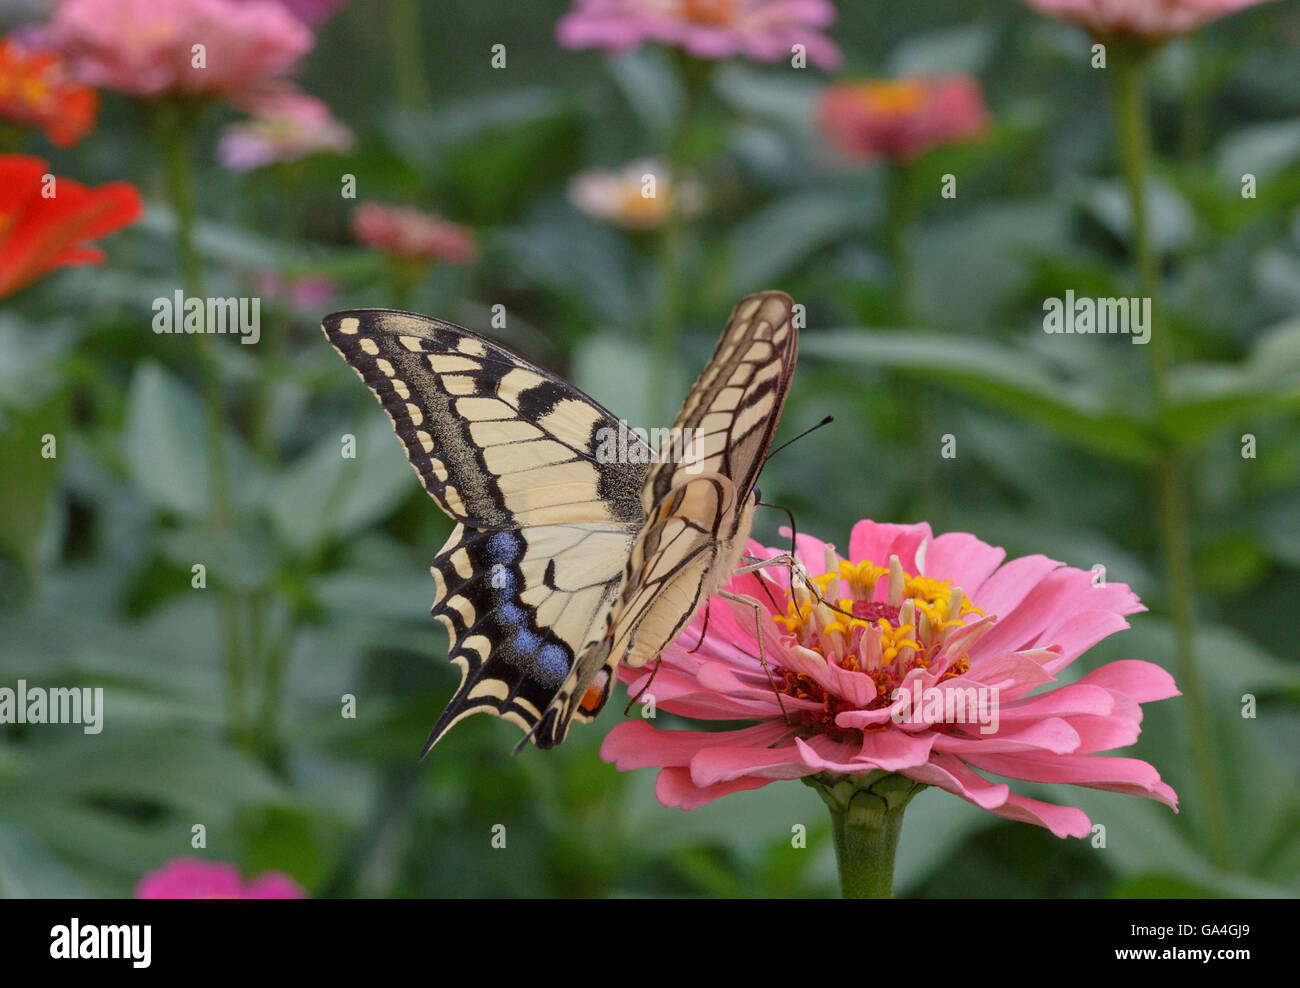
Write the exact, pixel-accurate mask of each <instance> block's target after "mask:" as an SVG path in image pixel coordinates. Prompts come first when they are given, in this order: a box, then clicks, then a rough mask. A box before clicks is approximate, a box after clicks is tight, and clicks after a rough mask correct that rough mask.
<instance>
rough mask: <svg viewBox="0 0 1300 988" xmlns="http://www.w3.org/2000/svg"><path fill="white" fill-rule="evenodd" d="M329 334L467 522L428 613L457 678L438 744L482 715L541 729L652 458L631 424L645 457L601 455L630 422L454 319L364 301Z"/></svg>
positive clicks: (438, 566) (585, 638) (623, 541)
mask: <svg viewBox="0 0 1300 988" xmlns="http://www.w3.org/2000/svg"><path fill="white" fill-rule="evenodd" d="M323 328H324V330H325V334H326V336H327V337H328V338H329V341H330V343H331V344H333V345H334V347H335V349H336V350H338V351H339V353H340V354H341V355H342V356H343V358H344V359H345V360H346V361H347V362H348V363H349V364H350V365H351V366H352V367H353V369H354V370H356V372H357V373H358V374H359V375H360V376H361V378H362V380H363V381H364V382H365V383H366V385H367V386H368V387H369V388H370V389H371V391H373V392H374V394H375V396H376V398H378V399H379V402H380V404H381V405H382V406H383V408H384V411H385V412H387V414H388V416H389V418H390V419H391V420H392V422H393V427H394V430H395V431H396V433H397V435H398V438H399V439H400V440H401V441H402V444H403V446H404V447H405V449H406V453H407V458H408V459H409V460H410V462H411V465H412V467H414V469H415V472H416V474H417V475H418V476H419V478H420V481H421V483H422V484H423V485H424V488H425V490H426V491H428V493H429V494H430V496H432V497H433V499H434V500H435V501H436V502H437V503H438V505H439V507H441V508H442V509H443V511H444V512H446V513H447V514H448V515H450V516H451V517H452V519H453V520H455V521H456V522H457V523H458V524H457V526H456V528H455V530H454V531H453V532H452V535H451V537H450V538H449V539H448V541H447V543H446V545H444V546H443V548H442V550H441V551H440V552H439V553H438V555H437V556H436V557H435V559H434V561H433V567H432V570H433V576H434V582H435V599H434V605H433V614H434V616H435V617H437V618H438V619H439V620H440V621H442V623H443V624H444V625H445V626H446V627H447V629H448V633H449V635H450V638H451V647H450V649H449V652H448V655H449V657H450V659H451V660H452V661H453V662H454V663H456V664H457V665H458V666H459V667H460V668H461V672H462V680H461V685H460V687H459V689H458V690H457V693H456V696H455V697H454V698H453V700H452V702H451V703H450V704H449V705H448V706H447V709H446V710H445V711H444V712H443V715H442V716H441V717H440V718H439V720H438V723H437V725H436V726H435V728H434V730H433V733H432V734H431V735H430V738H429V745H428V746H429V747H431V746H432V745H433V744H434V743H435V742H436V741H437V740H438V738H440V737H441V736H442V735H443V734H444V733H445V732H446V731H447V730H448V729H449V728H450V727H451V726H452V725H453V724H455V723H456V722H458V721H459V720H461V719H462V718H464V717H466V716H469V715H470V714H473V713H481V712H487V713H494V714H496V715H497V716H500V717H503V718H505V719H507V720H510V721H512V722H513V723H515V724H517V725H519V726H520V727H522V728H523V729H524V730H525V731H530V730H531V729H532V727H533V726H534V725H535V724H536V723H537V721H538V718H539V717H540V716H541V714H542V712H543V711H545V709H546V708H547V706H548V705H549V703H550V701H551V699H552V698H553V696H554V694H555V693H556V691H557V690H558V689H559V687H560V686H561V684H562V683H563V682H564V680H565V679H566V678H567V676H568V674H569V672H570V671H571V670H572V667H573V665H574V661H575V656H576V655H579V654H582V653H583V652H584V651H585V650H586V649H587V648H589V647H590V645H591V643H592V642H593V641H597V640H599V638H600V637H601V634H602V633H603V629H604V625H605V618H606V612H607V611H608V610H609V609H610V607H612V606H613V603H614V600H615V597H616V594H617V588H618V585H619V583H620V581H621V579H622V576H623V568H624V564H625V562H626V559H627V556H628V553H629V552H630V551H631V545H632V542H633V540H634V539H635V536H636V533H637V532H638V531H639V530H640V528H641V526H642V524H643V523H644V514H643V511H642V509H641V506H640V494H641V489H642V487H643V486H644V480H645V475H646V472H647V470H648V463H649V461H650V459H651V458H652V454H651V452H650V451H649V449H648V448H646V447H644V444H643V443H640V440H639V439H638V438H637V437H636V435H635V433H631V434H625V441H626V442H627V443H628V444H631V446H632V447H635V449H634V455H631V456H628V457H625V458H624V460H623V461H620V462H613V461H610V458H609V457H602V456H601V455H600V452H601V447H602V443H603V442H605V441H606V437H607V436H608V435H610V433H608V432H605V431H603V430H607V429H612V430H615V433H614V434H615V435H617V433H618V430H619V423H618V421H617V420H616V419H615V418H614V417H613V416H612V415H611V414H610V413H609V412H608V411H607V410H605V409H604V408H602V407H601V406H600V405H598V404H597V403H596V402H594V401H593V400H592V399H590V398H588V397H587V396H586V395H584V394H583V393H582V392H580V391H578V390H577V389H576V388H574V387H572V386H571V385H569V384H567V383H565V382H564V381H562V380H560V379H559V378H556V377H555V376H553V375H551V374H549V373H548V372H546V371H544V370H542V369H541V368H538V367H536V366H535V365H533V364H531V363H529V362H528V361H526V360H524V359H523V358H522V357H519V356H517V355H516V354H514V353H511V352H510V351H509V350H507V349H505V348H504V347H502V346H500V345H499V344H496V343H494V342H492V341H490V340H487V339H484V338H482V337H479V336H476V335H475V334H473V333H470V332H469V331H467V330H464V329H461V328H460V327H458V326H453V325H451V324H450V323H444V322H440V321H438V320H434V319H429V318H427V317H425V316H420V315H416V314H413V313H405V312H392V311H388V310H353V311H348V312H339V313H335V314H333V315H331V316H328V317H326V319H325V321H324V325H323ZM638 444H639V445H638ZM425 750H426V751H427V750H428V747H426V749H425Z"/></svg>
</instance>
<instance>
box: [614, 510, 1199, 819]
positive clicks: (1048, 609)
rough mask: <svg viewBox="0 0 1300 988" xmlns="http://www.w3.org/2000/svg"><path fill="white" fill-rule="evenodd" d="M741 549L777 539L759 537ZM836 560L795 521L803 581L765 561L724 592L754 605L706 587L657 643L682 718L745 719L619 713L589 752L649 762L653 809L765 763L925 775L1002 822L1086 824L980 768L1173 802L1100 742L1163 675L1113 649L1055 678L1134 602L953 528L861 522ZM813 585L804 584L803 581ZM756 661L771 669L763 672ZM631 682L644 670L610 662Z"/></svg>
mask: <svg viewBox="0 0 1300 988" xmlns="http://www.w3.org/2000/svg"><path fill="white" fill-rule="evenodd" d="M749 553H750V554H751V555H754V556H759V557H762V558H770V557H772V556H774V555H777V554H778V550H773V549H765V548H763V547H762V546H760V545H759V544H758V543H756V542H751V543H750V544H749ZM848 555H849V558H848V560H845V559H843V558H842V557H840V556H839V555H838V554H836V552H835V550H834V548H833V547H832V546H829V545H827V544H826V543H824V542H821V541H819V540H818V539H815V538H811V537H808V536H803V537H801V538H800V540H799V545H798V557H799V561H800V562H801V563H802V565H803V566H804V567H805V568H806V570H807V572H808V573H809V574H813V575H812V576H811V578H810V580H811V582H810V583H808V584H805V583H801V582H799V581H796V586H795V588H794V590H793V591H792V590H791V584H790V577H789V570H788V568H786V567H784V566H774V567H770V568H767V569H763V570H760V571H759V572H758V573H754V574H747V575H743V576H740V577H737V578H735V579H733V580H732V582H731V583H730V585H729V587H728V589H730V590H731V591H732V592H734V593H737V594H743V595H745V596H747V597H749V598H751V599H753V600H755V601H757V602H758V604H759V610H760V613H761V620H762V628H763V652H764V657H765V660H766V664H767V668H766V669H765V668H764V666H763V664H762V663H761V662H760V659H759V649H758V643H757V640H756V636H755V614H754V611H753V609H752V608H749V607H746V606H744V605H739V604H734V603H732V604H731V605H730V606H727V604H726V603H725V602H724V600H723V599H720V598H715V599H714V601H713V602H712V605H711V609H710V614H709V617H708V622H709V623H708V631H707V634H706V635H705V636H704V643H703V645H702V646H701V647H700V648H699V650H698V651H694V652H692V651H690V650H691V649H693V648H694V646H695V644H696V642H697V641H699V639H700V636H701V632H702V630H703V624H704V622H703V619H702V618H700V617H698V616H697V617H696V619H695V621H693V622H692V624H691V625H690V626H688V628H687V630H686V631H685V632H684V633H683V634H682V636H681V637H680V638H679V639H678V642H677V643H675V644H673V645H671V646H669V647H668V649H667V650H666V651H665V652H664V653H663V655H662V657H661V658H662V665H661V667H660V668H659V669H658V671H657V673H655V674H654V679H653V683H652V685H651V686H650V691H651V692H652V693H653V695H654V698H655V703H656V705H657V706H658V707H659V708H662V709H664V710H667V711H669V712H670V713H675V714H679V715H681V716H683V717H693V718H705V719H709V720H737V721H751V722H754V723H752V724H751V725H750V726H746V727H741V728H739V729H737V730H730V731H723V732H712V731H677V730H659V729H656V728H654V727H652V726H651V725H650V723H649V722H647V721H644V720H629V721H625V722H624V723H621V724H619V725H618V726H616V727H615V728H614V729H613V730H612V731H611V732H610V733H609V735H608V736H607V737H606V739H605V742H604V745H603V746H602V748H601V756H602V757H603V758H604V759H605V760H606V761H611V762H614V763H615V764H616V765H617V766H618V767H619V768H620V769H622V770H628V769H635V768H645V767H648V766H658V767H659V768H660V769H661V771H660V772H659V777H658V781H657V784H656V793H657V795H658V797H659V800H660V802H662V803H663V804H664V805H665V806H678V807H681V808H682V809H692V808H694V807H697V806H701V805H703V804H705V803H708V802H710V801H712V800H714V799H717V798H718V797H719V796H724V795H726V794H728V793H732V792H738V791H740V790H745V789H757V788H759V787H761V786H765V785H767V784H768V783H770V782H773V781H775V780H777V779H796V778H804V777H812V776H816V777H818V778H819V779H820V780H823V781H825V782H826V784H827V785H831V784H833V783H835V782H837V781H838V780H842V779H849V780H854V779H856V780H859V782H860V783H861V784H863V785H869V784H871V783H872V782H873V780H879V779H883V778H887V777H896V776H903V777H905V778H906V779H909V780H913V781H914V782H915V783H920V784H922V785H928V786H938V787H939V788H941V789H944V790H947V791H948V792H951V793H953V794H955V795H957V796H960V797H961V798H962V799H965V800H967V801H968V802H970V803H973V804H975V805H976V806H978V807H980V808H982V809H985V810H988V811H989V812H991V813H995V814H997V815H998V816H1002V817H1006V818H1008V819H1012V820H1021V821H1024V822H1026V823H1033V824H1037V825H1039V826H1042V827H1046V828H1047V829H1049V830H1050V831H1051V832H1052V833H1053V834H1056V835H1057V836H1058V837H1065V836H1073V837H1083V836H1086V835H1087V834H1088V833H1089V832H1090V822H1089V820H1088V817H1087V816H1086V815H1085V814H1084V813H1083V811H1082V810H1079V809H1076V808H1074V807H1070V806H1058V805H1055V804H1052V803H1047V802H1042V801H1040V800H1037V799H1031V798H1029V797H1027V796H1022V795H1018V794H1016V793H1014V792H1012V791H1011V789H1010V788H1009V787H1008V786H1007V785H1006V784H1005V783H1002V782H993V781H990V780H989V779H987V778H986V777H985V776H984V774H982V773H988V774H992V775H997V776H1002V777H1005V778H1010V779H1022V780H1026V781H1031V782H1047V783H1064V784H1069V785H1077V786H1086V787H1089V788H1094V789H1106V790H1109V791H1112V792H1120V793H1131V794H1135V795H1139V796H1147V797H1150V798H1152V799H1156V800H1159V801H1160V802H1162V803H1166V804H1168V805H1169V806H1171V807H1174V808H1175V809H1177V795H1176V794H1175V793H1174V791H1173V789H1171V788H1170V787H1169V786H1168V785H1166V784H1165V783H1164V782H1162V781H1161V780H1160V775H1159V773H1158V772H1157V771H1156V770H1155V769H1154V768H1153V767H1152V766H1151V765H1149V764H1147V763H1146V762H1144V761H1140V760H1138V759H1135V758H1126V757H1120V756H1114V755H1103V754H1100V752H1107V751H1112V750H1114V749H1116V748H1122V747H1125V746H1126V745H1130V744H1132V743H1133V742H1134V741H1135V740H1136V738H1137V736H1138V733H1139V725H1140V724H1141V722H1142V708H1141V707H1140V706H1139V704H1141V703H1146V702H1148V701H1152V700H1161V699H1165V698H1166V697H1171V696H1177V695H1179V694H1178V690H1177V688H1176V687H1175V686H1174V681H1173V678H1172V677H1171V676H1170V675H1169V673H1167V672H1165V670H1164V669H1162V668H1160V667H1159V666H1156V665H1153V664H1152V663H1150V662H1143V661H1139V660H1124V661H1118V662H1112V663H1109V664H1107V665H1104V666H1102V667H1101V668H1099V669H1097V670H1095V671H1093V672H1090V673H1088V674H1087V675H1084V676H1083V677H1081V678H1080V679H1079V680H1078V681H1076V682H1073V683H1069V684H1067V685H1057V686H1055V687H1053V688H1050V689H1043V687H1045V686H1049V685H1050V684H1053V683H1056V682H1057V676H1058V675H1059V674H1060V673H1061V672H1062V671H1063V670H1065V669H1066V668H1067V667H1068V666H1069V665H1070V664H1071V663H1073V662H1074V661H1075V660H1076V659H1077V658H1079V656H1080V655H1082V654H1083V653H1084V652H1085V651H1087V650H1088V649H1089V648H1091V647H1092V646H1093V645H1094V644H1096V643H1097V642H1098V641H1100V640H1101V639H1103V638H1105V637H1107V636H1108V635H1111V634H1113V633H1114V632H1116V631H1119V630H1120V629H1122V628H1126V627H1128V622H1127V621H1126V620H1125V619H1124V615H1126V614H1132V613H1134V612H1137V611H1141V610H1144V609H1145V608H1143V606H1142V605H1141V604H1140V603H1139V602H1138V599H1137V597H1136V596H1135V595H1134V594H1133V592H1132V591H1131V590H1129V588H1128V587H1127V586H1125V585H1124V584H1122V583H1106V584H1099V585H1096V586H1094V584H1093V578H1092V574H1090V573H1087V572H1084V571H1082V570H1078V569H1074V568H1071V567H1068V566H1063V565H1062V564H1060V563H1058V562H1054V561H1053V560H1051V559H1048V558H1047V557H1045V556H1025V557H1023V558H1020V559H1014V560H1012V561H1010V562H1007V563H1004V562H1003V559H1004V558H1005V555H1006V553H1005V552H1004V550H1002V549H997V548H994V547H993V546H990V545H987V544H986V543H984V542H981V541H980V540H979V539H977V538H975V536H973V535H967V534H964V533H959V532H954V533H948V534H944V535H940V536H938V537H932V536H931V533H930V527H929V526H928V525H926V524H919V525H886V524H877V523H875V522H872V521H862V522H859V523H858V524H857V525H856V526H854V528H853V532H852V535H851V536H850V539H849V554H848ZM809 586H813V587H815V588H816V590H817V594H816V595H814V594H813V593H812V592H811V591H810V590H809V589H808V587H809ZM769 673H770V675H769ZM621 675H622V678H623V679H624V681H625V682H628V683H630V685H629V687H628V689H629V692H630V693H631V694H632V695H634V696H635V695H636V693H637V691H638V690H640V689H641V688H643V687H644V685H645V682H646V681H647V679H648V678H649V675H650V672H649V670H647V669H639V670H623V671H622V672H621Z"/></svg>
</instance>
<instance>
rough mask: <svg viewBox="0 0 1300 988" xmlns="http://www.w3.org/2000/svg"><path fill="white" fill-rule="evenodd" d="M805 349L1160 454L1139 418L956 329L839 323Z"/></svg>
mask: <svg viewBox="0 0 1300 988" xmlns="http://www.w3.org/2000/svg"><path fill="white" fill-rule="evenodd" d="M799 345H800V348H801V349H802V351H803V353H804V354H805V355H809V356H815V357H819V358H822V359H824V360H831V361H835V362H837V363H840V364H843V363H844V362H846V361H847V362H849V363H853V364H858V365H860V366H862V367H864V368H868V369H871V370H877V369H880V368H892V369H894V370H898V371H902V372H904V373H907V374H911V375H918V376H923V377H924V378H925V379H926V380H927V381H939V382H941V383H943V384H946V385H948V386H949V387H952V388H953V389H954V390H957V391H960V392H963V393H965V394H968V395H971V396H973V397H976V398H982V399H984V400H986V401H989V402H991V403H992V404H995V405H997V406H999V407H1001V408H1004V409H1006V410H1008V411H1010V412H1013V413H1015V414H1017V415H1019V416H1020V417H1021V418H1024V419H1026V420H1028V421H1030V422H1035V423H1038V424H1040V425H1044V426H1046V427H1048V428H1050V429H1052V430H1054V431H1055V432H1057V433H1058V434H1060V435H1061V436H1063V437H1065V438H1067V439H1070V440H1072V441H1073V442H1075V443H1077V444H1078V445H1080V446H1082V447H1084V448H1086V449H1089V450H1092V451H1093V452H1095V453H1099V454H1101V455H1103V456H1106V457H1108V458H1110V459H1116V460H1122V461H1129V462H1136V463H1147V462H1150V461H1151V460H1152V459H1153V458H1154V456H1155V455H1156V448H1155V446H1154V444H1153V443H1152V442H1151V439H1150V438H1149V436H1148V434H1147V431H1146V429H1145V428H1144V427H1143V425H1142V423H1141V421H1140V420H1138V419H1137V418H1135V417H1134V416H1133V415H1131V414H1128V413H1124V412H1120V411H1116V410H1114V409H1112V408H1108V407H1106V405H1104V404H1103V403H1102V402H1101V401H1099V400H1098V399H1097V398H1096V396H1095V395H1094V394H1092V393H1091V392H1088V391H1085V390H1083V389H1082V388H1081V387H1079V386H1077V385H1072V384H1070V383H1068V382H1065V381H1062V380H1061V379H1060V378H1059V377H1058V376H1056V375H1054V374H1053V373H1052V372H1051V371H1050V370H1049V369H1048V368H1047V367H1046V366H1045V365H1044V364H1042V363H1041V362H1040V361H1039V360H1038V359H1037V358H1035V357H1034V356H1032V355H1031V354H1029V353H1027V352H1026V351H1024V350H1017V349H1013V348H1011V347H1007V346H1003V345H1000V344H997V343H990V342H986V341H983V340H976V339H969V338H966V337H961V336H957V335H954V334H951V333H933V332H925V333H908V332H897V331H875V330H863V329H833V330H828V331H826V332H823V333H809V334H807V335H806V336H805V337H804V338H803V339H802V340H800V344H799Z"/></svg>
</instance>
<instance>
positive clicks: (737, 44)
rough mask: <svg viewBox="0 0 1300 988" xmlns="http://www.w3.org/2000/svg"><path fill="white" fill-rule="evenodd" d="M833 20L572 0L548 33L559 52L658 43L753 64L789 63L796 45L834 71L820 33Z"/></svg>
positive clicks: (752, 2) (642, 1)
mask: <svg viewBox="0 0 1300 988" xmlns="http://www.w3.org/2000/svg"><path fill="white" fill-rule="evenodd" d="M834 20H835V7H834V5H833V4H831V3H830V0H575V3H574V5H573V9H572V10H570V11H569V12H568V13H567V14H565V15H564V16H563V17H562V18H560V22H559V24H557V25H556V32H555V33H556V37H557V38H558V39H559V42H560V44H562V45H564V47H566V48H600V49H602V50H604V51H606V52H610V53H618V52H624V51H628V50H630V49H633V48H638V47H640V46H641V45H643V44H645V43H646V42H658V43H660V44H664V45H678V46H680V47H682V48H683V49H685V50H686V51H687V52H688V53H689V54H691V55H694V56H695V57H696V58H707V59H724V58H731V57H732V56H734V55H743V56H744V57H746V58H752V59H756V60H757V61H760V62H777V61H782V60H784V59H788V58H790V57H791V56H792V53H793V46H794V45H796V44H799V45H803V46H804V50H805V52H806V53H807V56H808V60H809V61H811V62H812V63H813V64H814V65H818V66H821V67H822V68H824V69H836V68H839V65H840V62H841V61H842V60H843V58H842V56H841V55H840V50H839V48H837V47H836V46H835V43H834V42H832V41H831V40H830V39H829V38H827V37H825V36H824V35H823V34H822V33H821V29H822V28H824V27H826V26H827V25H829V24H831V23H832V22H833V21H834Z"/></svg>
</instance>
